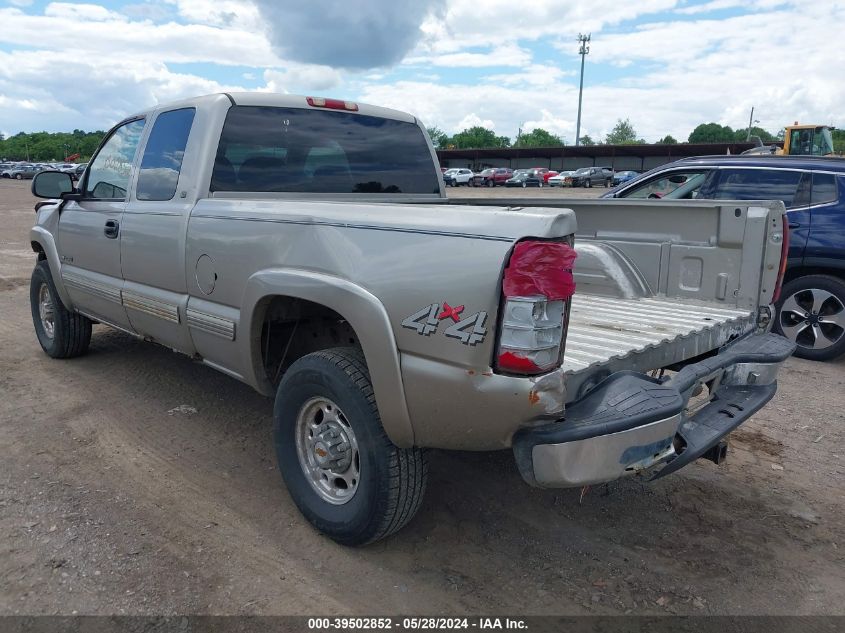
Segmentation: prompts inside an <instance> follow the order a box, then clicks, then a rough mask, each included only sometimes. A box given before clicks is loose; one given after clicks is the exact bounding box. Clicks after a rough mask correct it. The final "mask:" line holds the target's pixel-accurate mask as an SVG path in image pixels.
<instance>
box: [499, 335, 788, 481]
mask: <svg viewBox="0 0 845 633" xmlns="http://www.w3.org/2000/svg"><path fill="white" fill-rule="evenodd" d="M794 349H795V346H794V344H793V343H792V342H791V341H788V340H787V339H785V338H783V337H781V336H777V335H775V334H756V335H751V336H748V337H745V338H743V339H741V340H739V341H736V342H734V343H732V344H731V345H728V346H725V347H724V348H722V350H720V352H719V353H718V354H717V355H715V356H712V357H710V358H706V359H704V360H702V361H699V362H697V363H693V364H690V365H687V366H685V367H684V368H683V369H682V370H681V371H679V372H678V373H677V374H675V375H674V376H672V377H671V378H670V379H668V380H658V379H655V378H651V377H649V376H646V375H644V374H639V373H636V372H630V371H620V372H617V373H614V374H611V375H610V376H609V377H608V378H606V379H605V380H604V381H602V382H601V383H600V384H599V385H598V386H597V387H596V388H595V389H593V390H592V391H591V392H590V393H589V394H587V395H586V396H585V397H584V398H582V399H581V400H579V401H577V402H574V403H572V404H570V405H569V406H568V407H567V409H566V417H565V418H564V419H562V420H558V421H556V422H553V423H551V424H547V425H544V426H541V427H534V428H531V429H523V430H522V431H520V432H518V433H517V434H516V435H515V436H514V440H513V450H514V455H515V457H516V462H517V466H518V467H519V470H520V473H521V474H522V476H523V478H524V479H525V480H526V481H527V482H528V483H530V484H531V485H534V486H539V487H544V488H570V487H579V486H585V485H588V484H595V483H602V482H606V481H612V480H614V479H618V478H619V477H623V476H625V475H630V474H633V473H636V472H639V471H642V470H645V469H651V468H654V467H658V466H660V465H661V464H663V467H662V468H661V469H660V471H659V472H658V473H657V474H656V475H655V478H657V477H662V476H664V475H667V474H669V473H671V472H674V471H676V470H678V469H679V468H682V467H683V466H685V465H687V464H688V463H690V462H691V461H693V460H695V459H698V458H699V457H702V456H703V455H705V454H706V453H707V452H708V451H710V450H711V449H712V448H714V447H715V446H717V445H718V444H719V442H720V441H721V440H722V439H723V438H724V437H725V436H726V435H728V434H729V433H730V432H731V431H733V430H734V429H736V428H737V427H738V426H739V425H740V424H742V423H743V422H745V420H747V419H748V418H750V417H751V416H752V415H753V414H754V413H756V412H757V411H759V410H760V408H762V407H763V406H764V405H765V404H766V403H767V402H768V401H769V400H771V399H772V397H773V396H774V394H775V391H776V390H777V382H776V378H777V372H778V369H779V368H780V365H781V364H782V363H783V361H785V360H786V359H787V358H788V357H789V356H790V355H791V354H792V352H793V350H794ZM704 383H707V384H708V385H710V389H711V399H710V401H709V402H707V403H706V404H704V406H702V407H700V408H698V409H697V410H695V411H694V412H690V411H688V407H687V405H688V402H689V399H690V397H691V395H692V393H693V392H694V391H695V389H696V387H698V386H699V385H701V384H704Z"/></svg>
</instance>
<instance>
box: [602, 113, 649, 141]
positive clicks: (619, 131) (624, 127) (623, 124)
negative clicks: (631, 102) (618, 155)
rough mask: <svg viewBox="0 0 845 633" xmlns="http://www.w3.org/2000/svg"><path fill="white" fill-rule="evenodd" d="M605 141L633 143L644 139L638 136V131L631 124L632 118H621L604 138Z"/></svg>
mask: <svg viewBox="0 0 845 633" xmlns="http://www.w3.org/2000/svg"><path fill="white" fill-rule="evenodd" d="M604 142H605V143H607V144H608V145H633V144H635V143H641V142H643V141H642V139H639V138H637V131H636V130H635V129H634V126H633V125H632V124H631V121H630V119H625V120H624V121H623V120H622V119H619V120H618V121H616V125H614V126H613V129H612V130H611V131H610V133H609V134H608V135H607V137H606V138H605V139H604Z"/></svg>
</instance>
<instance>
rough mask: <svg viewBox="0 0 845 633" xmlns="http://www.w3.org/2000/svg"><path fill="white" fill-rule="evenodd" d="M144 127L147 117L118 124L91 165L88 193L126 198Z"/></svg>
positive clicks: (87, 182)
mask: <svg viewBox="0 0 845 633" xmlns="http://www.w3.org/2000/svg"><path fill="white" fill-rule="evenodd" d="M143 130H144V119H135V120H134V121H129V122H128V123H124V124H123V125H121V126H120V127H118V128H116V129H115V130H114V132H112V135H111V136H110V137H109V139H108V140H107V141H106V142H105V144H104V145H103V146H102V147H101V148H100V151H99V152H98V153H97V156H96V157H95V158H94V160H93V161H91V164H90V166H89V167H88V178H87V179H86V181H85V196H86V197H89V198H99V199H107V200H108V199H110V200H123V199H124V198H126V189H127V188H128V187H129V177H130V176H131V175H132V163H133V162H134V161H135V151H136V150H137V149H138V142H139V141H140V140H141V132H143Z"/></svg>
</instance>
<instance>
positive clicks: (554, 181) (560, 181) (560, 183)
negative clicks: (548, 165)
mask: <svg viewBox="0 0 845 633" xmlns="http://www.w3.org/2000/svg"><path fill="white" fill-rule="evenodd" d="M571 175H572V172H571V171H562V172H560V173H559V174H558V175H557V176H552V177H551V178H549V182H548V183H547V184H548V185H549V187H565V186H566V184H565V182H564V181H565V180H566V179H567V178H569V177H570V176H571Z"/></svg>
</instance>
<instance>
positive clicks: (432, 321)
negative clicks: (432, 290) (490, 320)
mask: <svg viewBox="0 0 845 633" xmlns="http://www.w3.org/2000/svg"><path fill="white" fill-rule="evenodd" d="M463 311H464V306H462V305H460V306H454V307H452V306H450V305H449V304H448V303H447V302H445V301H444V302H443V306H442V308H441V305H440V304H439V303H432V304H431V305H427V306H426V307H424V308H422V309H420V310H417V311H416V312H414V313H413V314H412V315H411V316H409V317H408V318H407V319H405V320H404V321H402V327H404V328H408V329H409V330H414V331H416V333H417V334H419V335H421V336H430V335H432V334H434V333H435V332H437V327H438V326H439V325H440V322H441V321H443V320H445V319H452V321H453V323H452V324H451V325H450V326H449V327H448V328H447V329H446V332H445V335H446V336H448V337H449V338H456V339H458V340H459V341H460V342H461V343H463V344H464V345H476V344H478V343H481V342H482V341H484V337H485V336H486V335H487V328H485V327H484V322H485V321H486V320H487V313H486V312H484V311H482V312H476V313H475V314H471V315H469V316H467V317H464V318H463V319H462V318H461V317H460V314H461V312H463Z"/></svg>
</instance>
